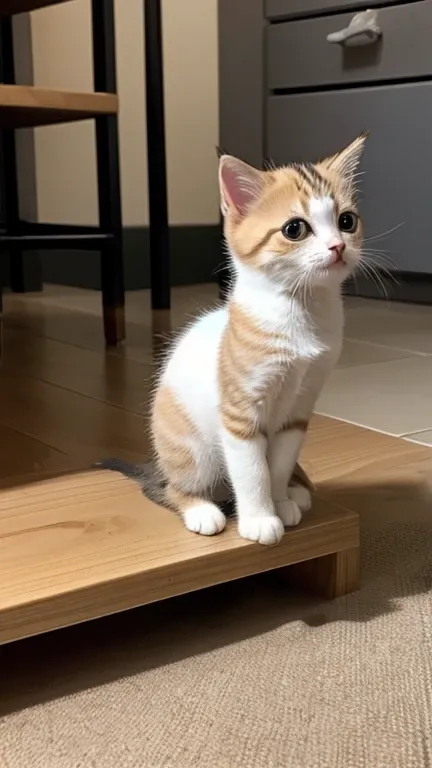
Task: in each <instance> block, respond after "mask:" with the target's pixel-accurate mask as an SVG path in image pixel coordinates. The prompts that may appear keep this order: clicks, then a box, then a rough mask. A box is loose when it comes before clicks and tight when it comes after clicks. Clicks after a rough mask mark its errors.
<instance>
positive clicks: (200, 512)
mask: <svg viewBox="0 0 432 768" xmlns="http://www.w3.org/2000/svg"><path fill="white" fill-rule="evenodd" d="M183 520H184V524H185V526H186V528H187V529H188V530H189V531H192V533H201V534H202V535H203V536H214V535H215V533H220V532H221V531H223V529H224V528H225V523H226V518H225V515H224V514H223V512H221V511H220V509H218V507H216V505H215V504H210V503H206V502H203V503H202V504H196V505H195V506H193V507H189V509H187V510H186V511H185V512H184V513H183Z"/></svg>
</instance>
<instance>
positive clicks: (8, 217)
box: [0, 17, 25, 293]
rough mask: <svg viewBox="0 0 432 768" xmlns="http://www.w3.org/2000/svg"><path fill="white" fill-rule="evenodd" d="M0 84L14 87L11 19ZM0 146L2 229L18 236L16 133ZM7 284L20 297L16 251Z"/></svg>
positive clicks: (0, 55) (3, 39)
mask: <svg viewBox="0 0 432 768" xmlns="http://www.w3.org/2000/svg"><path fill="white" fill-rule="evenodd" d="M0 80H1V82H2V83H7V84H9V85H13V84H14V83H15V64H14V54H13V37H12V19H11V18H10V17H9V18H8V17H6V18H3V19H2V20H1V21H0ZM0 144H1V147H0V152H1V176H2V179H1V200H2V209H3V211H2V212H3V219H4V226H5V229H6V233H7V234H8V235H18V234H19V202H18V176H17V164H16V147H15V132H14V131H13V130H3V131H2V132H1V137H0ZM10 281H11V288H12V290H13V291H18V292H20V293H21V292H22V291H24V290H25V279H24V261H23V254H22V253H21V252H20V251H18V250H15V249H14V250H13V251H11V252H10Z"/></svg>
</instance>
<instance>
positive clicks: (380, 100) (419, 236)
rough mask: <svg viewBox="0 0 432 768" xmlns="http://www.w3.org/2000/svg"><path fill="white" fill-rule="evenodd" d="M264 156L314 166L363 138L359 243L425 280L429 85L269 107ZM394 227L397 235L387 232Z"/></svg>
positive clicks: (320, 96) (429, 256)
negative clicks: (364, 134)
mask: <svg viewBox="0 0 432 768" xmlns="http://www.w3.org/2000/svg"><path fill="white" fill-rule="evenodd" d="M267 114H268V118H267V120H268V124H267V132H268V133H267V136H268V141H267V155H268V156H269V157H270V158H271V159H272V160H273V161H274V162H275V163H276V164H277V165H282V164H285V163H289V162H292V161H295V160H315V159H318V158H319V157H324V156H326V155H328V154H332V153H333V152H335V151H337V150H339V149H340V148H341V147H343V146H344V145H345V144H348V143H349V142H350V141H351V140H352V139H354V138H355V136H357V135H358V134H359V133H361V131H365V130H370V132H371V133H370V136H369V139H368V142H367V146H366V150H365V155H364V159H363V162H362V166H363V167H362V169H361V170H362V171H365V174H364V175H363V176H361V177H360V179H361V183H360V185H359V188H360V206H361V210H362V214H363V216H364V221H365V228H366V236H375V235H379V234H381V233H383V232H387V231H388V230H393V231H391V232H389V233H388V235H385V236H383V237H382V238H380V239H379V240H376V241H372V242H371V243H370V247H371V248H377V249H384V250H385V251H386V253H388V254H389V255H390V256H391V257H392V258H393V259H394V260H395V262H396V266H397V268H398V269H402V270H407V271H410V272H429V273H432V245H431V236H430V228H431V224H430V222H431V200H432V142H431V141H430V136H431V134H432V83H417V84H413V83H407V84H404V85H393V86H382V87H376V88H356V89H352V90H338V91H327V92H324V93H309V94H294V95H290V96H272V97H270V98H269V99H268V113H267ZM395 227H397V229H394V228H395Z"/></svg>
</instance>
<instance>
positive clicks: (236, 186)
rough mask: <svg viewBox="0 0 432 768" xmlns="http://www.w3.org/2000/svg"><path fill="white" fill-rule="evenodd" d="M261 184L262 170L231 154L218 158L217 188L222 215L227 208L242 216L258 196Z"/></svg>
mask: <svg viewBox="0 0 432 768" xmlns="http://www.w3.org/2000/svg"><path fill="white" fill-rule="evenodd" d="M263 186H264V173H263V171H258V170H257V169H256V168H252V166H251V165H248V164H247V163H244V162H243V161H242V160H238V159H237V158H236V157H232V156H231V155H222V157H221V158H220V160H219V189H220V197H221V211H222V214H223V215H224V216H225V215H226V214H227V213H228V211H229V210H234V211H235V212H236V214H237V216H239V217H242V216H244V215H245V213H246V212H247V210H248V209H249V208H250V206H251V205H252V204H253V203H254V202H255V200H256V199H257V198H258V197H259V196H260V194H261V192H262V189H263Z"/></svg>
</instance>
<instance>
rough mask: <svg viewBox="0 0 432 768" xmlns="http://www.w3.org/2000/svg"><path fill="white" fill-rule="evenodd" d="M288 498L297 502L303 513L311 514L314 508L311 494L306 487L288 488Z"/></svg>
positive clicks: (291, 486)
mask: <svg viewBox="0 0 432 768" xmlns="http://www.w3.org/2000/svg"><path fill="white" fill-rule="evenodd" d="M288 498H289V499H291V501H295V503H296V504H297V506H298V508H299V510H300V511H301V512H309V510H310V508H311V506H312V496H311V493H310V491H309V489H308V488H305V487H304V485H290V486H289V488H288Z"/></svg>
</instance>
